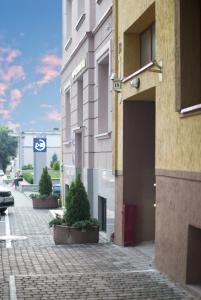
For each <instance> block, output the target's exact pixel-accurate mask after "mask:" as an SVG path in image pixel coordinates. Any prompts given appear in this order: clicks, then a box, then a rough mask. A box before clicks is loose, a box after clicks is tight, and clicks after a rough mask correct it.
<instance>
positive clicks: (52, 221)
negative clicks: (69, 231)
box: [49, 214, 63, 227]
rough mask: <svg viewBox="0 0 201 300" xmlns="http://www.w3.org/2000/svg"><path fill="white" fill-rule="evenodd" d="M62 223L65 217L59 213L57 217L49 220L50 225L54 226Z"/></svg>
mask: <svg viewBox="0 0 201 300" xmlns="http://www.w3.org/2000/svg"><path fill="white" fill-rule="evenodd" d="M62 223H63V219H62V218H61V217H60V216H59V215H58V214H56V218H54V219H52V220H51V221H50V222H49V226H50V227H52V226H54V225H61V224H62Z"/></svg>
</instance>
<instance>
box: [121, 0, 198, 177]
mask: <svg viewBox="0 0 201 300" xmlns="http://www.w3.org/2000/svg"><path fill="white" fill-rule="evenodd" d="M153 2H155V11H156V16H155V17H156V60H157V61H158V62H159V61H162V63H163V80H162V82H160V81H159V76H158V74H157V73H151V72H147V71H145V72H144V73H142V74H140V75H139V76H138V77H140V79H141V88H140V90H139V91H136V90H135V89H133V88H132V87H131V86H130V81H128V82H126V83H124V84H123V88H122V93H121V94H119V95H118V103H119V104H118V114H117V115H118V122H117V127H116V128H117V130H118V135H117V136H118V138H117V140H116V143H115V145H116V147H117V148H118V150H117V152H116V167H115V168H116V169H117V170H122V165H123V162H122V157H123V155H122V151H123V144H122V137H123V127H122V126H123V123H122V122H123V116H122V115H123V114H122V109H123V105H122V102H121V100H123V101H125V100H126V99H128V98H130V99H132V98H133V99H134V98H135V99H137V95H138V93H141V92H143V91H145V90H146V89H148V88H150V87H153V86H155V87H156V98H155V102H156V169H168V170H182V171H198V172H199V171H201V115H194V116H189V117H185V118H180V115H179V114H178V113H177V112H176V111H175V101H176V91H175V65H176V59H175V57H176V56H175V41H176V39H175V0H168V1H167V0H156V1H151V0H150V1H148V0H140V1H139V0H126V1H125V0H119V1H118V44H120V43H121V44H122V51H117V53H118V63H119V66H118V77H120V78H122V77H123V51H125V49H124V44H123V43H124V41H123V33H124V31H126V30H127V29H128V28H129V27H130V26H131V25H132V24H133V23H134V22H135V21H136V20H137V19H138V18H139V17H140V15H141V14H142V13H143V12H144V11H145V10H146V9H147V8H148V7H149V6H150V5H151V4H152V3H153ZM139 98H140V97H139Z"/></svg>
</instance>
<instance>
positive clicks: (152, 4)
mask: <svg viewBox="0 0 201 300" xmlns="http://www.w3.org/2000/svg"><path fill="white" fill-rule="evenodd" d="M200 12H201V2H200V1H199V0H195V1H190V0H168V1H161V0H155V1H153V0H146V1H145V0H141V1H138V0H127V1H124V0H119V1H114V4H113V13H114V23H113V26H114V27H113V28H114V31H113V32H114V34H113V37H114V57H113V70H114V73H115V74H114V75H115V76H114V78H116V79H115V80H116V82H117V80H120V81H119V82H120V83H121V87H120V89H119V90H118V92H114V93H113V138H114V140H113V145H114V147H113V171H114V172H115V175H116V176H115V186H116V210H115V242H116V243H118V244H123V245H126V244H127V245H129V244H135V243H138V242H142V241H149V240H155V260H156V266H157V267H158V268H159V269H160V270H161V271H162V272H165V273H167V274H168V275H169V276H170V277H172V278H173V279H174V280H176V281H179V282H180V283H182V284H184V285H185V284H191V285H198V286H200V285H201V266H200V253H201V218H200V216H201V201H200V194H201V147H200V145H201V134H200V133H201V115H200V112H201V89H200V76H201V63H200V61H201V46H200V39H201V34H200V33H201V32H200V31H201V20H200ZM122 212H123V213H122Z"/></svg>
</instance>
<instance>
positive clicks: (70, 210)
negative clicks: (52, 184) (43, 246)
mask: <svg viewBox="0 0 201 300" xmlns="http://www.w3.org/2000/svg"><path fill="white" fill-rule="evenodd" d="M49 225H50V226H54V241H55V244H72V243H80V244H82V243H97V242H98V240H99V226H98V221H97V220H96V219H93V218H91V217H90V205H89V200H88V196H87V193H86V190H85V187H84V185H83V183H82V181H81V178H80V175H77V177H76V179H75V181H73V182H72V183H71V185H70V189H69V193H68V196H67V199H66V210H65V212H64V215H63V217H62V218H61V217H60V216H58V215H57V216H56V218H55V219H53V220H52V221H51V222H50V223H49Z"/></svg>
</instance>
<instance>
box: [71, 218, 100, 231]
mask: <svg viewBox="0 0 201 300" xmlns="http://www.w3.org/2000/svg"><path fill="white" fill-rule="evenodd" d="M73 226H74V227H76V228H79V229H89V228H93V227H97V226H99V222H98V220H97V219H93V218H92V219H89V220H83V221H78V222H75V223H74V224H73Z"/></svg>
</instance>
